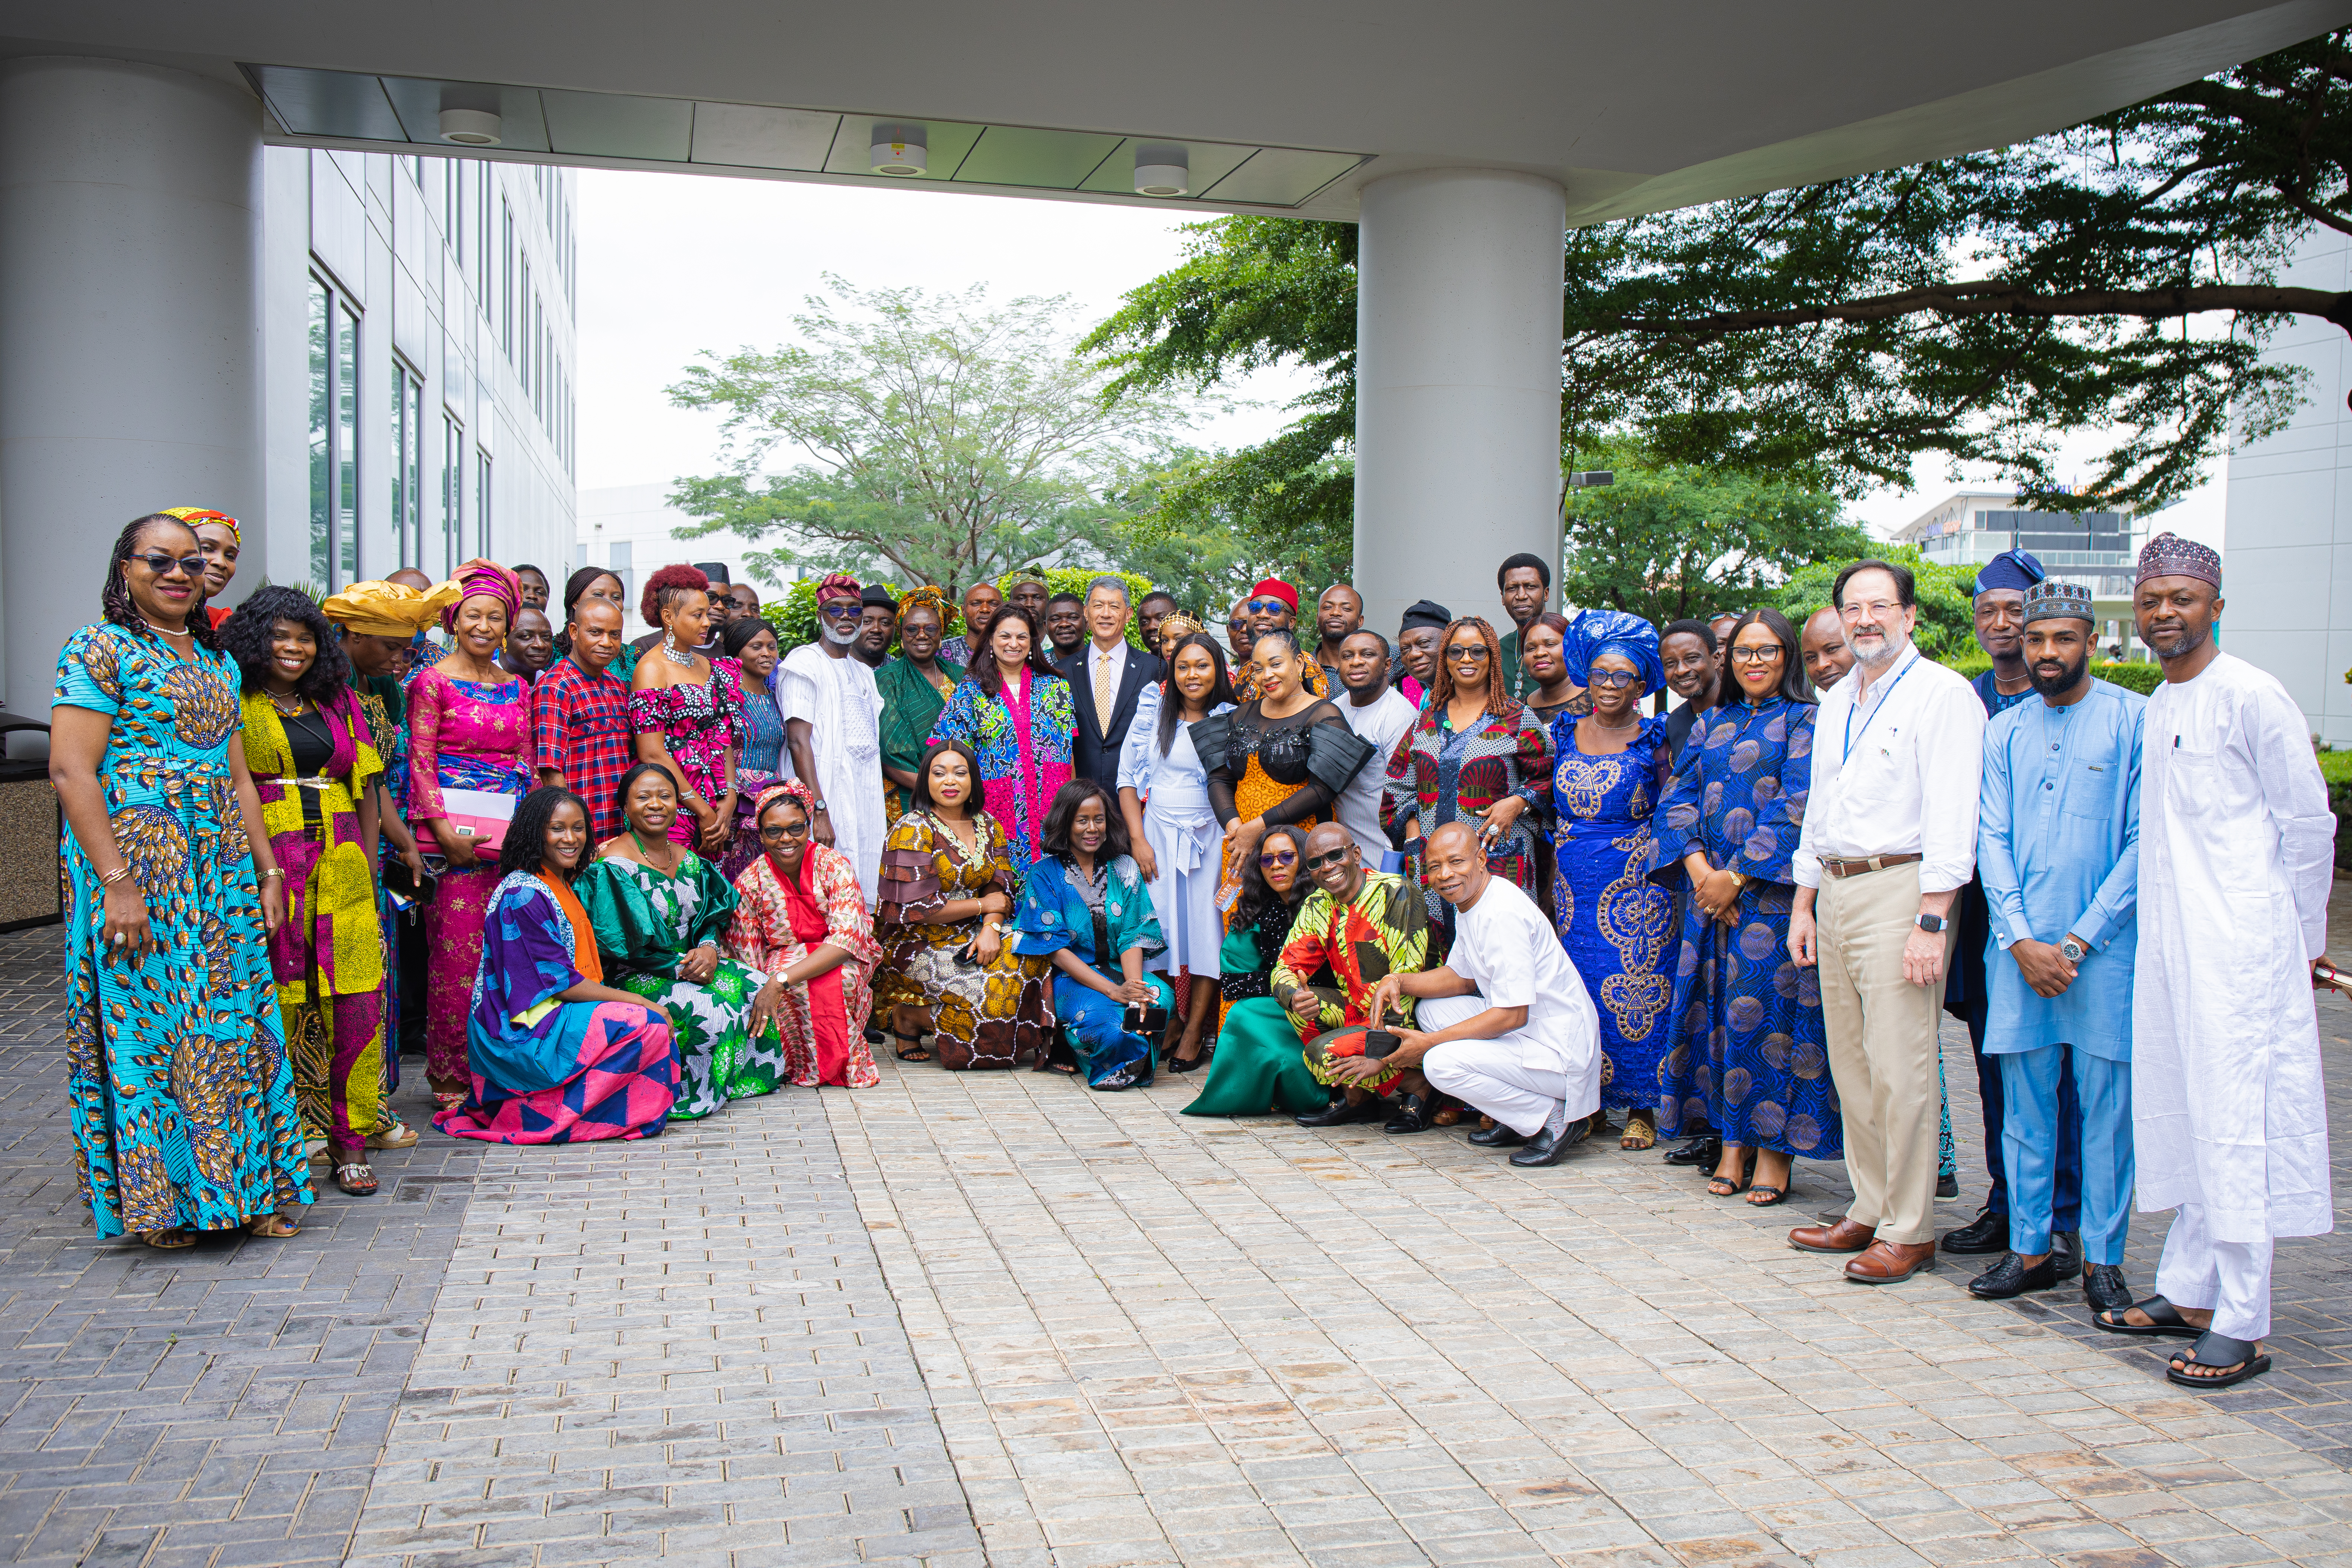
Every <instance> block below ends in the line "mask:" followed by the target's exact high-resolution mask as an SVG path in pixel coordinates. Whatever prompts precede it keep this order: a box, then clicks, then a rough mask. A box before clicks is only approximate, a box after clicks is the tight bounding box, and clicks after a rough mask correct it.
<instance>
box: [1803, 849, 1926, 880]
mask: <svg viewBox="0 0 2352 1568" xmlns="http://www.w3.org/2000/svg"><path fill="white" fill-rule="evenodd" d="M1918 858H1919V857H1918V856H1917V855H1916V854H1913V855H1873V856H1872V857H1871V858H1869V859H1867V860H1841V859H1839V858H1836V857H1835V856H1833V855H1823V856H1822V857H1821V862H1822V870H1824V871H1827V872H1828V873H1829V874H1830V875H1831V876H1832V877H1859V876H1861V875H1862V874H1863V873H1864V871H1884V870H1885V869H1886V868H1888V867H1889V866H1908V865H1909V864H1911V862H1912V861H1914V860H1916V859H1918Z"/></svg>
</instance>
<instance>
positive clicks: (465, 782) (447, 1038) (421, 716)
mask: <svg viewBox="0 0 2352 1568" xmlns="http://www.w3.org/2000/svg"><path fill="white" fill-rule="evenodd" d="M408 743H409V752H408V820H409V823H410V825H411V826H413V827H415V829H416V837H417V839H418V847H419V848H422V849H424V850H425V851H426V852H427V853H432V854H437V853H439V850H438V847H437V845H438V840H436V839H435V838H434V837H432V836H431V833H432V830H431V828H430V827H429V826H427V825H428V824H429V823H431V821H432V820H433V819H434V818H436V817H440V816H447V815H448V813H447V812H446V810H445V809H444V807H443V806H442V804H441V792H442V791H443V790H445V789H472V790H483V791H487V792H488V793H489V794H492V795H512V796H514V797H515V798H516V799H518V800H520V799H521V798H522V797H523V796H524V795H528V794H530V789H531V784H532V782H533V778H532V773H531V770H532V768H533V767H534V766H535V763H534V760H533V759H534V755H535V753H534V752H533V751H532V749H531V742H530V687H528V686H526V685H524V684H523V683H522V682H521V681H520V680H516V679H511V678H509V679H505V680H500V681H496V682H491V681H477V680H458V679H455V678H454V677H452V676H450V675H449V674H448V673H447V672H446V671H444V670H443V669H442V668H440V667H439V666H438V665H436V666H434V667H432V668H428V669H424V670H420V671H418V672H417V674H416V676H415V679H414V680H413V681H412V682H411V684H410V686H409V689H408ZM498 881H499V868H498V857H497V856H495V855H479V856H478V857H477V858H476V859H475V861H474V864H473V865H471V866H467V867H457V866H451V867H450V868H448V869H447V870H446V871H444V872H443V873H442V874H441V878H440V881H439V884H438V886H437V887H436V889H435V891H434V896H433V901H432V902H431V903H429V904H427V905H425V952H426V961H425V1071H426V1072H427V1073H429V1074H430V1075H431V1076H432V1077H433V1079H435V1080H436V1082H439V1083H455V1082H462V1081H464V1080H465V1079H466V1078H467V1065H466V1038H467V1028H466V1015H467V1008H468V1007H469V1006H470V1005H471V1004H472V1000H473V986H474V972H475V971H476V970H477V969H478V968H479V967H480V966H481V961H482V921H483V920H484V919H485V918H486V917H487V916H488V912H489V907H490V895H491V894H492V893H493V892H495V891H496V890H497V889H498Z"/></svg>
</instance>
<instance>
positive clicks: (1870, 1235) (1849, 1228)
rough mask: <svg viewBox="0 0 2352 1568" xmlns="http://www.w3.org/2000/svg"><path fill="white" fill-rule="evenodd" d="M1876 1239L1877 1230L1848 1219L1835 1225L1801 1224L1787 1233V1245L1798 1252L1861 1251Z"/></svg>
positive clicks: (1841, 1220)
mask: <svg viewBox="0 0 2352 1568" xmlns="http://www.w3.org/2000/svg"><path fill="white" fill-rule="evenodd" d="M1877 1239H1878V1232H1877V1231H1876V1230H1875V1229H1874V1227H1872V1226H1866V1225H1856V1224H1855V1223H1854V1222H1853V1221H1852V1220H1850V1219H1840V1220H1839V1221H1838V1222H1837V1223H1836V1224H1835V1225H1801V1226H1798V1227H1797V1228H1796V1229H1794V1230H1792V1231H1790V1233H1789V1245H1790V1246H1791V1247H1795V1248H1796V1249H1797V1250H1798V1251H1800V1252H1861V1251H1864V1250H1865V1249H1867V1248H1868V1247H1869V1246H1870V1244H1871V1243H1872V1242H1874V1241H1876V1240H1877Z"/></svg>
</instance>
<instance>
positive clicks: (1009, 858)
mask: <svg viewBox="0 0 2352 1568" xmlns="http://www.w3.org/2000/svg"><path fill="white" fill-rule="evenodd" d="M969 686H970V683H969V682H967V683H966V686H965V688H964V689H969ZM972 820H973V823H974V824H975V831H974V834H973V843H972V846H971V847H970V848H966V847H964V844H963V841H962V840H961V839H959V838H958V837H956V836H955V834H954V833H953V832H952V831H951V830H950V828H948V827H947V826H946V825H945V824H943V823H941V822H940V820H939V819H938V818H937V817H935V816H932V815H931V814H930V813H929V812H927V811H912V812H908V814H907V815H906V816H902V817H900V818H899V819H898V824H897V826H893V827H892V828H891V829H890V836H889V837H888V838H887V839H886V840H885V841H884V843H883V847H882V899H881V902H880V905H879V907H878V909H877V914H876V923H877V927H878V928H879V929H880V931H881V932H882V940H883V944H884V948H885V951H886V953H887V958H886V960H885V962H884V963H883V966H882V972H881V975H880V978H879V982H878V986H879V990H880V993H881V1000H882V1003H883V1005H885V1006H906V1007H920V1008H923V1009H924V1010H926V1011H928V1012H929V1014H930V1016H931V1027H932V1031H933V1035H934V1039H933V1044H934V1046H935V1047H936V1048H937V1055H938V1058H939V1063H940V1066H941V1067H943V1068H949V1069H950V1070H951V1071H961V1070H962V1069H963V1068H1009V1067H1012V1066H1013V1064H1014V1063H1015V1062H1016V1061H1017V1060H1018V1059H1019V1058H1021V1056H1022V1055H1023V1054H1024V1053H1029V1054H1032V1055H1034V1058H1035V1065H1036V1066H1037V1067H1038V1068H1040V1069H1041V1070H1042V1069H1043V1068H1045V1065H1046V1060H1045V1058H1046V1056H1047V1054H1048V1053H1047V1050H1046V1045H1047V1039H1046V1032H1047V1031H1048V1030H1049V1029H1050V1028H1052V1026H1053V1022H1054V1016H1053V1012H1052V1010H1051V1008H1050V1007H1049V1006H1048V1005H1047V1003H1046V998H1047V996H1048V994H1049V992H1048V990H1047V987H1046V984H1045V973H1046V969H1047V967H1048V965H1047V961H1046V960H1045V959H1042V958H1025V957H1024V956H1022V954H1021V952H1019V950H1018V949H1016V948H1015V947H1014V946H1013V921H1012V917H1011V916H1009V915H1007V916H1003V917H1000V919H999V923H1000V925H1001V926H1002V927H1003V930H1002V931H1001V932H1000V935H1001V936H1002V937H1003V946H1001V947H1000V948H999V949H998V950H997V954H996V959H995V962H994V963H989V964H987V965H985V966H982V965H981V964H978V963H971V964H966V963H960V962H958V957H957V955H958V954H959V953H960V952H963V951H964V950H965V949H966V948H967V947H968V946H969V945H970V944H971V942H972V940H973V939H974V938H976V937H977V936H979V934H980V928H981V924H982V922H981V921H980V919H979V918H977V917H975V918H973V919H971V920H963V921H951V922H950V921H942V920H940V919H939V918H938V916H939V911H940V910H942V909H944V908H945V907H946V906H947V905H948V904H949V903H950V902H955V901H960V900H965V899H977V898H980V897H982V895H983V894H987V893H1003V894H1005V895H1007V896H1008V897H1009V898H1011V899H1013V900H1015V901H1016V902H1017V901H1018V900H1019V898H1020V896H1021V870H1022V867H1023V866H1024V864H1025V861H1024V859H1023V858H1022V857H1021V856H1020V855H1019V853H1018V852H1017V851H1016V850H1015V849H1014V848H1013V845H1012V842H1011V840H1010V839H1009V838H1008V837H1007V836H1006V834H1005V831H1004V826H1003V824H1002V823H1000V822H998V821H997V819H996V818H995V816H993V815H992V814H991V813H989V812H985V811H982V812H981V813H979V814H977V815H976V816H974V817H973V819H972Z"/></svg>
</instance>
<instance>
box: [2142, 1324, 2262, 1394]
mask: <svg viewBox="0 0 2352 1568" xmlns="http://www.w3.org/2000/svg"><path fill="white" fill-rule="evenodd" d="M2140 1310H2142V1311H2146V1310H2147V1309H2146V1308H2145V1307H2143V1308H2141V1309H2140ZM2261 1350H2262V1347H2261V1346H2260V1345H2257V1344H2252V1343H2249V1342H2246V1341H2244V1340H2233V1339H2231V1337H2230V1336H2229V1335H2227V1334H2217V1333H2215V1332H2214V1331H2212V1330H2210V1329H2208V1330H2206V1331H2204V1332H2203V1333H2202V1334H2200V1335H2199V1336H2198V1338H2197V1342H2196V1343H2195V1344H2193V1345H2190V1346H2189V1348H2188V1349H2187V1350H2185V1351H2182V1352H2180V1353H2179V1354H2178V1355H2176V1356H2174V1357H2173V1358H2172V1364H2171V1365H2169V1366H2168V1367H2166V1368H2165V1369H2164V1375H2165V1376H2167V1377H2168V1378H2170V1379H2171V1380H2172V1381H2173V1382H2175V1383H2177V1384H2179V1385H2180V1386H2181V1387H2183V1388H2234V1387H2236V1386H2237V1385H2238V1384H2242V1383H2243V1382H2245V1381H2246V1380H2247V1379H2248V1378H2250V1377H2260V1376H2262V1374H2263V1373H2266V1372H2268V1371H2270V1369H2271V1358H2270V1357H2268V1356H2266V1355H2263V1354H2262V1353H2260V1352H2261ZM2208 1351H2210V1352H2212V1353H2211V1355H2210V1358H2209V1357H2208V1356H2207V1355H2206V1354H2205V1353H2204V1352H2208ZM2190 1366H2227V1367H2235V1368H2236V1369H2237V1370H2236V1371H2234V1372H2225V1373H2221V1375H2219V1376H2217V1377H2195V1376H2191V1375H2190V1374H2189V1373H2186V1372H2184V1371H2182V1370H2181V1369H2182V1368H2184V1367H2190Z"/></svg>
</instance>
